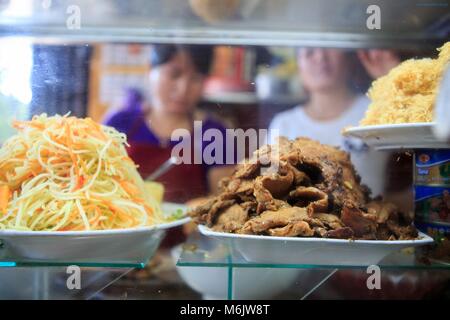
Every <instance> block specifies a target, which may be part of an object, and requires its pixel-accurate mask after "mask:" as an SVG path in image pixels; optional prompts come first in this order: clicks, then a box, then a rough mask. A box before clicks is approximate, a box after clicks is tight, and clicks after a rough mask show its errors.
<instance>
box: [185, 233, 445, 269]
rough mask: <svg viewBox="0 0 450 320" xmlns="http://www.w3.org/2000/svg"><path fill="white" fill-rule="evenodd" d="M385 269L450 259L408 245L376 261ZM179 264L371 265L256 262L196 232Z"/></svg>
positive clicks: (433, 264)
mask: <svg viewBox="0 0 450 320" xmlns="http://www.w3.org/2000/svg"><path fill="white" fill-rule="evenodd" d="M377 265H378V266H379V267H380V268H382V269H417V270H430V269H433V270H434V269H438V270H450V262H448V263H445V262H439V261H435V260H431V259H429V258H426V257H425V253H424V250H422V249H420V248H418V249H417V248H416V249H415V250H414V249H410V248H408V249H405V250H402V251H399V252H395V253H392V254H390V255H388V256H386V257H385V258H384V259H383V260H381V261H380V262H379V263H378V264H377ZM177 266H179V267H212V268H213V267H225V268H228V267H231V268H279V269H365V268H367V267H368V266H369V265H368V264H365V265H348V264H345V265H344V264H340V263H339V261H338V260H336V263H334V264H326V265H325V264H291V263H279V262H276V261H274V262H273V263H254V262H251V261H247V260H246V259H245V258H244V257H243V256H242V255H241V254H240V253H239V252H238V251H237V250H232V249H231V248H230V247H229V246H227V245H226V244H224V243H221V242H219V241H217V240H212V239H206V238H203V237H199V236H196V237H194V238H191V239H189V240H188V241H187V242H186V244H184V245H183V250H182V252H181V254H180V258H179V260H178V262H177Z"/></svg>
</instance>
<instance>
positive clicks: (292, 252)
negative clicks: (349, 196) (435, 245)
mask: <svg viewBox="0 0 450 320" xmlns="http://www.w3.org/2000/svg"><path fill="white" fill-rule="evenodd" d="M198 228H199V230H200V232H201V233H202V234H203V235H205V236H209V237H213V238H216V239H218V240H221V241H224V242H226V243H227V244H228V245H230V247H231V248H232V249H236V250H237V251H238V252H239V253H240V254H241V255H242V256H243V257H244V258H245V259H246V260H247V261H249V262H253V263H269V264H312V265H328V266H329V265H333V266H334V265H335V266H339V265H354V266H367V265H371V264H376V263H378V262H380V261H381V260H382V259H383V258H384V257H385V256H387V255H389V254H390V253H392V252H395V251H398V250H401V249H404V248H408V247H416V246H422V245H425V244H430V243H432V242H433V239H432V238H431V237H429V236H428V235H426V234H424V233H422V232H419V239H417V240H396V241H381V240H344V239H329V238H326V239H324V238H300V237H271V236H260V235H243V234H234V233H224V232H216V231H212V230H211V229H209V228H207V227H205V226H202V225H200V226H199V227H198Z"/></svg>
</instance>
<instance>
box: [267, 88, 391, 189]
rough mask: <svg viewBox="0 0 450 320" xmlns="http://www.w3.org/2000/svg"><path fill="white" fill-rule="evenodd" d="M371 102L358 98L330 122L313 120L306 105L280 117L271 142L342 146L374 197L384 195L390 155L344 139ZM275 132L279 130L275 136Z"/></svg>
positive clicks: (282, 113)
mask: <svg viewBox="0 0 450 320" xmlns="http://www.w3.org/2000/svg"><path fill="white" fill-rule="evenodd" d="M369 102H370V101H369V99H368V98H367V97H365V96H363V95H360V96H358V97H357V98H356V99H355V102H354V103H353V104H352V106H351V107H350V108H348V109H347V110H346V111H345V112H344V113H342V114H341V115H340V116H339V117H338V118H336V119H333V120H330V121H317V120H314V119H311V117H309V116H308V115H307V114H306V112H305V110H304V108H303V106H301V105H299V106H296V107H294V108H292V109H289V110H286V111H284V112H281V113H279V114H277V115H276V116H275V117H274V118H273V120H272V122H271V123H270V126H269V142H270V143H274V142H275V139H276V137H277V136H278V135H279V136H285V137H287V138H289V139H295V138H297V137H307V138H310V139H313V140H317V141H319V142H320V143H323V144H328V145H332V146H336V147H340V148H341V149H342V150H345V151H347V152H349V153H350V156H351V160H352V163H353V165H354V166H355V168H356V171H357V172H358V173H359V175H360V176H361V178H362V182H363V183H364V184H366V185H367V186H369V188H370V189H371V190H372V196H376V195H379V194H381V193H382V192H383V188H384V182H385V168H386V162H387V158H388V155H389V154H388V153H385V152H379V151H374V150H370V149H368V147H367V146H366V145H365V144H364V143H363V142H362V141H360V140H358V139H355V138H347V137H344V136H342V133H341V131H342V129H344V128H345V127H348V126H357V125H358V123H359V121H360V120H361V119H362V118H363V117H364V114H365V112H366V110H367V107H368V106H369ZM272 130H278V132H277V133H278V134H275V132H274V131H272Z"/></svg>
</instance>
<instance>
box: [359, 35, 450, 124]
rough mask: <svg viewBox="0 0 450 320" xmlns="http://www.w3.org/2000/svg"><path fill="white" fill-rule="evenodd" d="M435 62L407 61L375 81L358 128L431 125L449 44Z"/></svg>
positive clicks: (448, 43) (448, 58) (449, 56)
mask: <svg viewBox="0 0 450 320" xmlns="http://www.w3.org/2000/svg"><path fill="white" fill-rule="evenodd" d="M438 51H439V57H438V58H437V59H429V58H426V59H410V60H406V61H404V62H403V63H401V64H400V65H398V66H397V67H395V68H393V69H392V70H391V71H390V72H389V73H388V74H387V75H385V76H383V77H381V78H379V79H377V80H375V81H374V82H373V83H372V87H371V88H370V89H369V92H368V96H369V98H370V100H371V104H370V105H369V108H368V110H367V112H366V115H365V117H364V119H362V120H361V122H360V125H361V126H368V125H383V124H397V123H421V122H431V121H433V114H434V104H435V101H436V97H437V94H438V91H439V84H440V83H441V80H442V77H443V76H444V71H445V70H446V69H447V67H448V66H449V63H450V42H447V43H446V44H444V45H443V46H442V47H441V48H439V49H438Z"/></svg>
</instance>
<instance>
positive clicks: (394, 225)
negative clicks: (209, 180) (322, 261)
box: [189, 138, 417, 240]
mask: <svg viewBox="0 0 450 320" xmlns="http://www.w3.org/2000/svg"><path fill="white" fill-rule="evenodd" d="M189 214H190V216H191V217H193V218H194V220H195V221H196V222H197V223H200V224H206V225H207V226H208V227H210V228H212V229H213V230H216V231H222V232H232V233H241V234H258V235H269V236H287V237H323V238H339V239H373V240H406V239H414V238H416V237H417V231H416V229H415V228H414V226H413V225H412V221H411V219H410V218H409V217H408V216H407V215H405V214H403V213H401V212H399V211H398V210H397V208H396V207H395V205H393V204H390V203H386V202H383V201H381V200H371V199H370V198H369V190H368V189H367V188H366V187H365V186H363V185H361V183H360V178H359V176H358V175H357V174H356V172H355V169H354V167H353V166H352V164H351V162H350V157H349V155H348V154H347V153H345V152H344V151H341V150H339V149H337V148H334V147H331V146H326V145H322V144H320V143H319V142H316V141H313V140H310V139H307V138H297V139H296V140H293V141H289V140H288V139H286V138H280V139H279V141H278V144H275V145H266V146H263V147H262V148H260V149H259V150H257V151H256V152H255V153H254V155H253V157H252V158H251V159H249V160H247V161H246V162H245V163H242V164H239V165H238V166H237V168H236V170H235V172H234V173H233V175H232V176H231V177H228V178H225V179H223V180H222V181H221V192H220V194H219V195H218V196H216V197H213V198H211V199H210V200H209V201H207V202H206V203H204V204H203V205H200V206H198V207H196V208H195V209H193V210H192V211H191V212H190V213H189Z"/></svg>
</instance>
